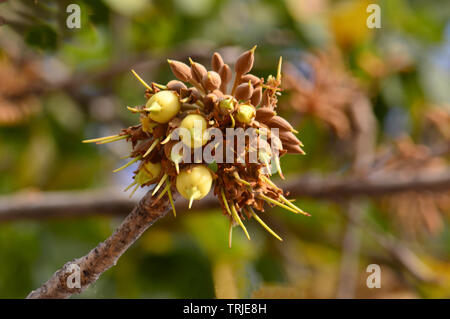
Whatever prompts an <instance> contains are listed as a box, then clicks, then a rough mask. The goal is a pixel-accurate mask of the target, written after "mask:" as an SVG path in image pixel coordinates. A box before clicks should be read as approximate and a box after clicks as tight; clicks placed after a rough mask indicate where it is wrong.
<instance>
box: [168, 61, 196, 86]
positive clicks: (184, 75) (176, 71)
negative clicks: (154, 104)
mask: <svg viewBox="0 0 450 319" xmlns="http://www.w3.org/2000/svg"><path fill="white" fill-rule="evenodd" d="M167 62H168V63H169V66H170V69H171V70H172V73H173V75H175V77H176V78H177V79H178V80H180V81H183V82H189V80H190V79H191V68H190V67H189V66H188V65H186V64H184V63H183V62H180V61H175V60H167Z"/></svg>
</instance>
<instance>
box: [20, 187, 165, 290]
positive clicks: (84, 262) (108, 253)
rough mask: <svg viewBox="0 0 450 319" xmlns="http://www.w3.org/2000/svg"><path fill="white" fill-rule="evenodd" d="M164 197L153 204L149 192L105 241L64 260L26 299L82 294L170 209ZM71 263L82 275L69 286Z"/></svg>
mask: <svg viewBox="0 0 450 319" xmlns="http://www.w3.org/2000/svg"><path fill="white" fill-rule="evenodd" d="M168 207H169V204H168V200H167V196H164V198H162V199H161V200H160V201H158V202H157V203H153V199H152V197H151V194H150V192H149V193H147V195H145V196H144V197H143V198H142V199H141V201H140V202H139V203H138V204H137V205H136V207H135V208H134V209H133V211H132V212H131V213H130V214H129V215H128V216H127V217H126V218H125V220H124V221H123V222H122V224H121V225H120V226H119V227H118V228H117V229H116V231H115V232H114V233H113V234H112V235H111V236H110V237H109V238H108V239H106V240H105V241H104V242H102V243H100V244H99V245H98V246H97V247H95V248H94V249H92V250H91V251H90V252H89V253H88V254H87V255H85V256H83V257H81V258H77V259H74V260H72V261H70V262H68V263H66V264H65V265H64V266H63V267H62V268H61V269H59V270H58V271H57V272H55V273H54V274H53V276H52V277H51V278H50V279H49V280H48V281H47V282H46V283H45V284H43V285H42V286H41V287H39V288H38V289H36V290H34V291H32V292H31V293H30V294H29V295H28V296H27V298H29V299H37V298H68V297H70V296H71V295H73V294H76V293H81V292H82V291H83V290H85V289H86V288H87V287H89V285H90V284H92V283H93V282H95V281H96V280H97V279H98V278H99V277H100V275H101V274H102V273H103V272H105V271H106V270H108V269H109V268H111V267H112V266H114V265H115V264H116V263H117V261H118V260H119V258H120V256H122V254H123V253H124V252H125V251H126V250H127V249H128V248H129V247H130V246H131V245H132V244H133V243H134V242H135V241H136V240H137V239H138V238H139V237H140V236H141V235H142V234H143V233H144V231H145V230H146V229H147V228H148V227H150V226H151V225H152V224H153V223H154V222H155V221H156V220H158V219H159V218H161V217H163V216H164V215H166V214H167V212H168V211H169V209H168ZM73 264H75V265H77V266H78V267H79V269H80V274H81V276H80V277H81V287H80V288H69V286H68V285H67V282H68V277H69V276H70V275H71V274H72V273H73V268H72V267H73V266H72V265H73Z"/></svg>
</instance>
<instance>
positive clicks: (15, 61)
mask: <svg viewBox="0 0 450 319" xmlns="http://www.w3.org/2000/svg"><path fill="white" fill-rule="evenodd" d="M40 80H41V79H40V74H39V67H38V64H37V63H36V62H35V61H33V60H27V59H19V58H16V57H14V56H9V55H7V54H4V55H1V54H0V83H2V84H1V85H0V126H13V125H18V124H21V123H23V122H25V121H26V120H27V119H29V118H31V117H32V116H34V115H35V114H37V113H39V112H40V110H41V103H40V102H39V99H38V97H37V95H36V93H38V92H39V89H40V83H41V81H40Z"/></svg>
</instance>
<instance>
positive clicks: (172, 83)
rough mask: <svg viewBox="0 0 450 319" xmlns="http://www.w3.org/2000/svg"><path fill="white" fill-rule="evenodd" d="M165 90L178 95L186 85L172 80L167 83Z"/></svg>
mask: <svg viewBox="0 0 450 319" xmlns="http://www.w3.org/2000/svg"><path fill="white" fill-rule="evenodd" d="M167 88H168V89H169V90H172V91H176V92H177V93H180V92H181V90H182V89H187V87H186V85H185V84H184V83H183V82H180V81H177V80H172V81H170V82H169V83H167Z"/></svg>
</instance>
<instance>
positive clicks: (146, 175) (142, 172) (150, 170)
mask: <svg viewBox="0 0 450 319" xmlns="http://www.w3.org/2000/svg"><path fill="white" fill-rule="evenodd" d="M160 174H161V163H152V162H146V163H144V164H143V165H142V166H141V167H140V168H139V171H138V172H137V174H136V177H135V181H136V182H137V183H138V184H139V185H143V184H147V183H150V182H152V181H154V180H156V179H157V178H158V176H159V175H160Z"/></svg>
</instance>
